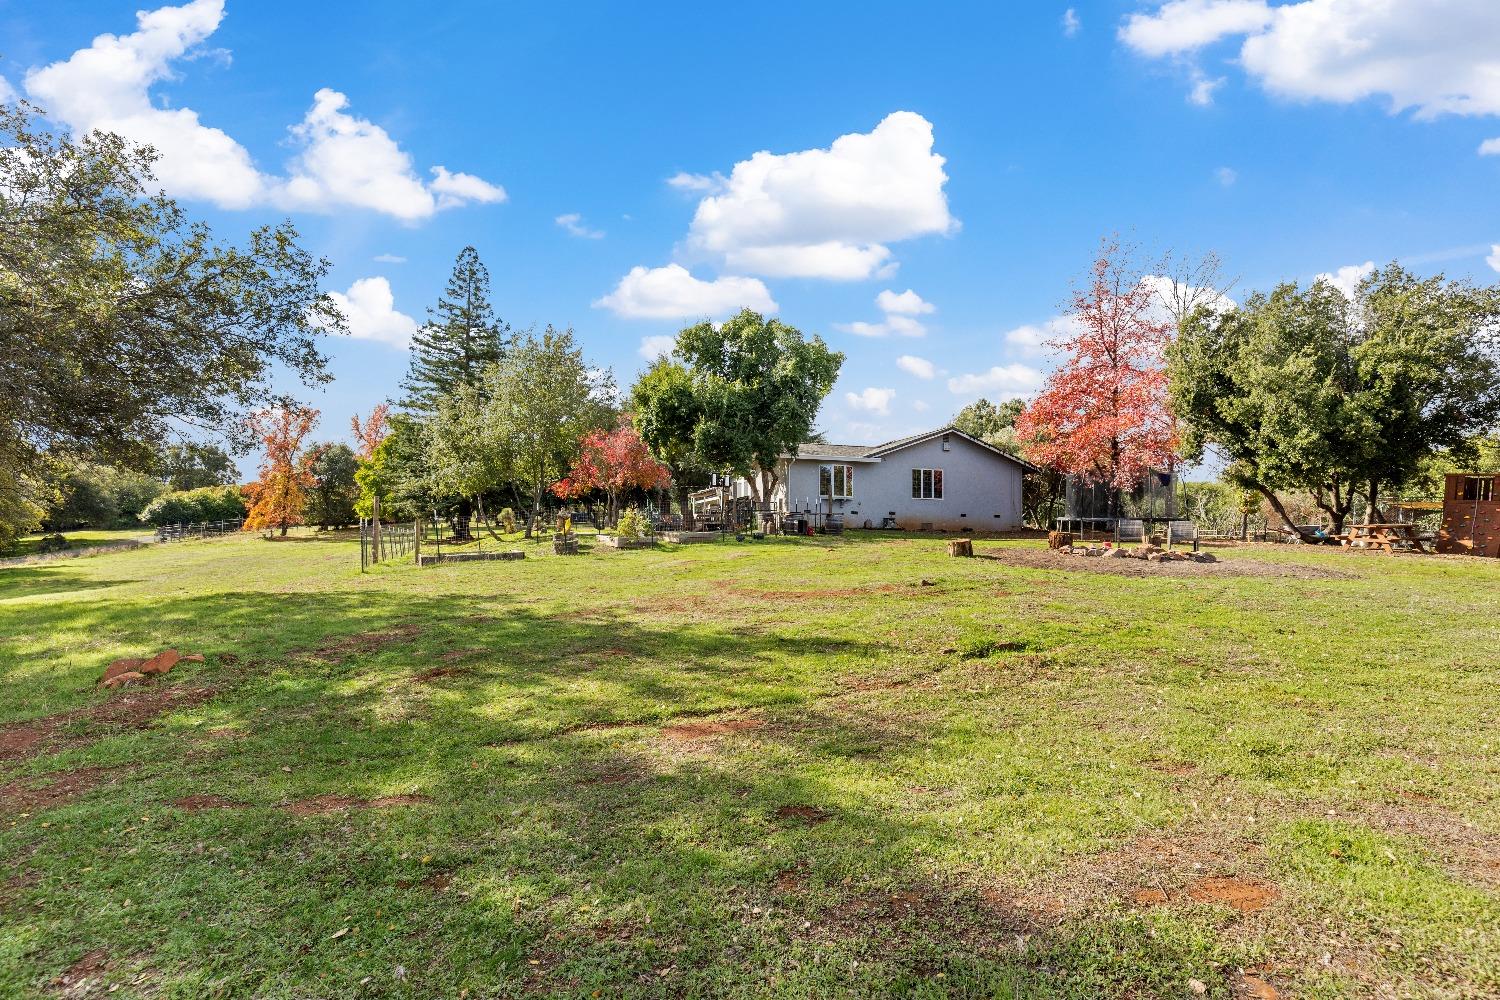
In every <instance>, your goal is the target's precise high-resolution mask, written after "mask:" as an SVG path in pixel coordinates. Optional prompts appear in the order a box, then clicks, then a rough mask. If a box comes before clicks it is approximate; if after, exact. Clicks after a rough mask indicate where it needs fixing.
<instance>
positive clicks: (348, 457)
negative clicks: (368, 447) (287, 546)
mask: <svg viewBox="0 0 1500 1000" xmlns="http://www.w3.org/2000/svg"><path fill="white" fill-rule="evenodd" d="M308 452H309V455H310V457H311V460H310V461H309V462H308V463H307V471H308V472H309V473H310V474H311V475H312V488H311V489H309V490H308V491H307V507H306V508H305V517H306V518H307V520H308V521H309V522H317V525H318V527H320V528H345V527H348V526H349V525H351V524H353V523H354V522H355V521H356V520H358V518H359V515H357V514H356V513H355V512H354V504H355V501H357V500H358V499H359V484H358V483H356V482H355V481H354V474H355V471H356V470H357V469H358V468H359V460H358V459H356V458H355V457H354V449H352V448H350V447H349V446H348V445H346V444H327V443H325V444H315V445H313V446H312V447H311V448H309V449H308Z"/></svg>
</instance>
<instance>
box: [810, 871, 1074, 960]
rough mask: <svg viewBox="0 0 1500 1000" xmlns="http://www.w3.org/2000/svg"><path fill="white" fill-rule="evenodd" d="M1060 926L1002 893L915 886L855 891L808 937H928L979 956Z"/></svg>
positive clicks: (815, 925) (822, 916)
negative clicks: (1051, 926) (1055, 925)
mask: <svg viewBox="0 0 1500 1000" xmlns="http://www.w3.org/2000/svg"><path fill="white" fill-rule="evenodd" d="M1055 923H1056V920H1055V919H1054V918H1051V917H1050V916H1049V915H1048V914H1046V913H1044V912H1039V911H1036V910H1032V909H1030V908H1028V907H1025V906H1021V905H1018V904H1016V903H1015V902H1014V901H1013V900H1012V899H1010V897H1008V896H1006V895H1005V894H1004V893H1001V892H999V891H998V890H993V889H978V888H976V887H973V886H944V885H930V886H929V885H917V886H909V887H905V888H900V889H896V890H895V891H879V892H874V891H872V892H856V893H854V894H853V895H851V896H849V897H847V898H846V899H844V900H843V901H841V902H839V903H836V904H835V905H833V906H832V907H830V908H828V909H826V910H824V911H823V912H822V914H820V916H819V918H817V919H815V920H814V921H812V926H811V927H810V928H809V931H808V933H810V934H812V935H813V936H815V937H827V936H833V937H861V938H873V939H877V940H878V939H882V938H883V939H886V940H891V939H897V940H899V939H906V940H908V941H910V940H914V939H918V938H925V939H928V940H940V941H942V942H944V943H945V944H955V943H956V944H958V945H961V946H964V947H966V948H969V949H972V950H975V951H978V952H990V953H993V952H997V951H1010V950H1013V949H1014V948H1015V947H1016V944H1017V939H1018V938H1024V937H1027V936H1029V935H1031V934H1034V933H1038V932H1040V931H1042V930H1044V929H1045V928H1046V927H1048V926H1050V925H1053V924H1055Z"/></svg>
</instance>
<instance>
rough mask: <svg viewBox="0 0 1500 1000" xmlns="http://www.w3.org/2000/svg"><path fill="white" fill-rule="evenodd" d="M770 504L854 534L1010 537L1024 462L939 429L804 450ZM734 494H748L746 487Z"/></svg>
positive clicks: (786, 468) (788, 465)
mask: <svg viewBox="0 0 1500 1000" xmlns="http://www.w3.org/2000/svg"><path fill="white" fill-rule="evenodd" d="M783 461H784V464H783V466H782V469H781V483H780V485H779V486H778V487H777V489H776V493H775V495H773V496H772V497H771V498H770V499H771V500H772V502H773V503H775V504H776V505H777V506H778V507H780V508H781V509H782V510H822V511H825V512H829V513H833V514H842V515H843V517H844V523H845V524H846V525H847V526H849V527H853V528H860V527H866V526H868V527H872V528H878V527H880V526H881V525H882V524H888V523H890V522H892V521H893V522H895V524H896V526H897V527H900V528H906V529H910V530H927V531H1004V530H1008V529H1012V528H1019V527H1021V482H1022V476H1023V475H1024V474H1025V473H1026V472H1027V471H1029V470H1030V469H1032V466H1030V465H1028V464H1027V463H1026V462H1023V461H1022V460H1020V459H1018V458H1016V457H1014V456H1013V455H1009V454H1007V453H1006V452H1004V451H1001V450H1000V449H999V448H996V447H994V446H993V445H989V444H986V443H984V442H983V441H981V440H979V439H978V438H976V437H971V436H970V435H968V434H965V433H964V432H963V431H961V430H959V429H958V428H956V427H952V426H949V427H941V428H938V429H937V430H935V431H927V432H926V433H923V434H913V435H912V436H911V437H904V438H901V439H899V440H896V441H887V442H886V443H885V444H877V445H853V444H816V443H808V444H804V445H801V446H800V447H798V449H797V453H796V454H795V455H787V456H785V457H784V460H783ZM737 485H738V486H739V487H740V488H739V489H737V490H736V491H735V492H736V493H742V492H745V493H747V492H748V487H747V486H746V485H745V484H743V483H741V484H737Z"/></svg>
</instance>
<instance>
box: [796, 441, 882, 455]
mask: <svg viewBox="0 0 1500 1000" xmlns="http://www.w3.org/2000/svg"><path fill="white" fill-rule="evenodd" d="M874 448H875V446H874V445H868V444H822V443H821V442H816V441H813V442H808V443H806V444H801V445H798V446H797V454H796V455H795V456H793V457H795V458H864V457H866V456H867V455H869V454H870V452H871V451H873V450H874Z"/></svg>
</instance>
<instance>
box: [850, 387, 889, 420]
mask: <svg viewBox="0 0 1500 1000" xmlns="http://www.w3.org/2000/svg"><path fill="white" fill-rule="evenodd" d="M895 395H896V390H895V389H877V388H875V387H874V386H871V387H870V388H868V389H863V390H861V391H860V392H846V393H844V400H845V401H846V402H847V403H848V404H849V408H850V409H851V410H861V411H863V412H865V413H878V414H880V415H881V416H888V415H889V414H890V412H891V400H892V399H893V398H894V397H895Z"/></svg>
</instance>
